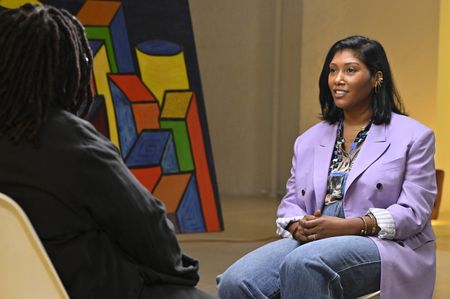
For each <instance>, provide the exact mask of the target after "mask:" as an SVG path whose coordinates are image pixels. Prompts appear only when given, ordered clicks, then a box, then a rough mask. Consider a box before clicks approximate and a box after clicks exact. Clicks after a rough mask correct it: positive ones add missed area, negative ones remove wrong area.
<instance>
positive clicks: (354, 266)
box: [332, 260, 381, 280]
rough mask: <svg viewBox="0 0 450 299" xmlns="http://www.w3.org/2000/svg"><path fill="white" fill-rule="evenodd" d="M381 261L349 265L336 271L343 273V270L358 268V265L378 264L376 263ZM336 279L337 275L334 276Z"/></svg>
mask: <svg viewBox="0 0 450 299" xmlns="http://www.w3.org/2000/svg"><path fill="white" fill-rule="evenodd" d="M380 262H381V260H377V261H370V262H365V263H360V264H357V265H352V266H350V267H347V268H343V269H341V270H339V271H336V273H342V272H344V271H347V270H349V269H352V268H357V267H360V266H366V265H370V264H376V263H380ZM334 279H336V277H335V278H333V279H332V280H334Z"/></svg>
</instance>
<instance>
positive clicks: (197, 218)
mask: <svg viewBox="0 0 450 299" xmlns="http://www.w3.org/2000/svg"><path fill="white" fill-rule="evenodd" d="M176 214H177V219H178V226H179V227H180V231H181V232H183V233H195V232H204V231H205V223H204V222H203V214H202V210H201V207H200V202H199V195H198V190H197V182H196V180H195V176H192V177H191V180H190V182H189V184H188V186H187V188H186V192H185V193H184V195H183V198H182V200H181V203H180V205H179V206H178V209H177V212H176Z"/></svg>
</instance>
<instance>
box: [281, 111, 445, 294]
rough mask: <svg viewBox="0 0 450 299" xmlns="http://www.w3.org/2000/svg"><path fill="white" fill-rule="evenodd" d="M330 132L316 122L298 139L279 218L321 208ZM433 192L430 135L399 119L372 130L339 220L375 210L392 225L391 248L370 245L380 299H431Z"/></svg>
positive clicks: (329, 127) (330, 127)
mask: <svg viewBox="0 0 450 299" xmlns="http://www.w3.org/2000/svg"><path fill="white" fill-rule="evenodd" d="M336 131H337V125H330V124H328V123H326V122H320V123H319V124H317V125H315V126H314V127H312V128H310V129H309V130H307V131H306V132H305V133H303V134H302V135H301V136H300V137H298V138H297V140H296V142H295V146H294V158H293V161H292V169H291V177H290V178H289V180H288V182H287V185H286V187H287V192H286V195H285V196H284V198H283V200H282V201H281V203H280V206H279V208H278V211H277V216H278V217H292V216H303V215H305V214H313V212H314V211H315V210H317V209H321V208H322V206H323V204H324V199H325V193H326V188H327V175H328V167H329V164H330V160H331V155H332V151H333V148H334V143H335V140H336ZM436 191H437V190H436V178H435V167H434V134H433V132H432V131H431V130H430V129H429V128H427V127H425V126H424V125H422V124H420V123H419V122H417V121H415V120H413V119H411V118H409V117H406V116H402V115H398V114H392V120H391V122H390V124H389V125H374V124H373V125H372V127H371V128H370V131H369V133H368V135H367V138H366V140H365V142H364V144H363V145H362V148H361V151H360V153H359V155H358V157H357V159H356V161H355V164H354V165H353V167H352V170H351V172H350V173H349V176H348V179H347V183H346V187H345V196H344V212H345V216H346V217H358V216H362V215H364V214H366V213H367V212H368V210H369V208H372V207H375V208H383V209H387V210H388V211H389V212H390V213H391V214H392V216H393V218H394V221H395V226H396V234H395V240H382V239H379V238H376V237H371V238H372V239H373V240H374V242H375V243H376V245H377V247H378V250H379V252H380V256H381V299H426V298H430V299H431V297H432V294H433V289H434V283H435V278H436V255H435V242H434V240H435V237H434V233H433V230H432V227H431V222H430V215H431V210H432V207H433V203H434V200H435V197H436Z"/></svg>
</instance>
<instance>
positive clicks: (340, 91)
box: [333, 89, 348, 99]
mask: <svg viewBox="0 0 450 299" xmlns="http://www.w3.org/2000/svg"><path fill="white" fill-rule="evenodd" d="M347 93H348V91H347V90H343V89H334V90H333V94H334V97H335V98H337V99H339V98H342V97H344V96H345V95H346V94H347Z"/></svg>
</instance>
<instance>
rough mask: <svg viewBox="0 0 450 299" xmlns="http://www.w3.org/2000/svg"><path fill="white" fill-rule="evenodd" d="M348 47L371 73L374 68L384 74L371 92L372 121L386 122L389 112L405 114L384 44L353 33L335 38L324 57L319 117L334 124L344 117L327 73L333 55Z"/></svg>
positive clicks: (377, 122)
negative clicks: (377, 85)
mask: <svg viewBox="0 0 450 299" xmlns="http://www.w3.org/2000/svg"><path fill="white" fill-rule="evenodd" d="M347 49H349V50H352V51H353V52H354V54H355V56H356V57H357V58H358V59H359V60H361V62H363V63H364V64H365V65H366V67H367V68H368V69H369V72H370V75H371V76H375V74H376V73H377V72H381V73H382V74H383V84H382V85H381V87H380V88H379V89H378V90H377V92H373V93H372V94H373V96H372V109H373V116H372V121H373V123H375V124H388V123H389V122H390V120H391V114H392V112H395V113H399V114H405V112H404V107H403V104H402V102H401V99H400V95H399V94H398V92H397V89H396V88H395V85H394V80H393V78H392V73H391V68H390V66H389V62H388V59H387V56H386V52H385V51H384V49H383V46H382V45H381V44H380V43H379V42H378V41H376V40H371V39H369V38H367V37H364V36H359V35H355V36H350V37H347V38H344V39H342V40H339V41H337V42H336V43H335V44H334V45H333V46H331V48H330V50H329V51H328V54H327V56H326V58H325V61H324V64H323V67H322V72H321V74H320V78H319V89H320V91H319V100H320V107H321V109H322V115H321V116H322V119H323V120H325V121H327V122H328V123H331V124H333V123H336V122H337V121H339V120H341V119H342V117H343V111H342V109H340V108H338V107H336V105H335V104H334V100H333V96H332V95H331V91H330V88H329V86H328V74H329V72H330V62H331V60H332V59H333V57H334V55H335V54H336V53H337V52H340V51H343V50H347Z"/></svg>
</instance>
